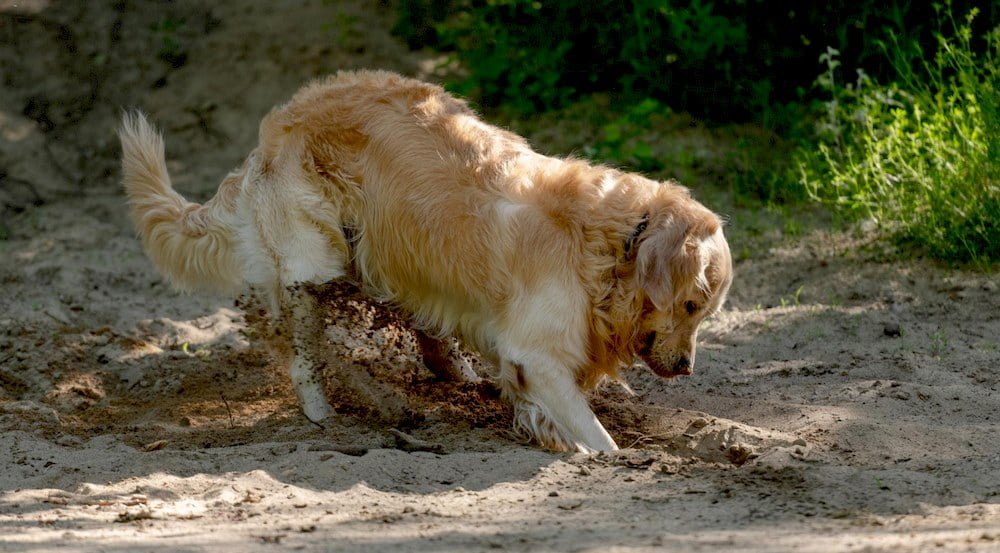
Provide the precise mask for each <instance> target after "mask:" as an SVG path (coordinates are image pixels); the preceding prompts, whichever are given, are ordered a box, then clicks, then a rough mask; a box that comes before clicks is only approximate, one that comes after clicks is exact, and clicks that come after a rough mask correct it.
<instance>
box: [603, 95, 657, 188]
mask: <svg viewBox="0 0 1000 553" xmlns="http://www.w3.org/2000/svg"><path fill="white" fill-rule="evenodd" d="M669 113H670V109H669V108H667V107H666V106H664V105H662V104H660V103H659V102H657V101H656V100H654V99H652V98H646V99H645V100H643V101H642V102H639V103H638V104H635V105H634V106H631V107H630V108H628V110H626V112H625V114H624V115H622V116H621V117H619V118H617V119H615V120H614V121H612V122H610V123H608V124H606V125H604V127H602V128H601V135H600V138H599V139H598V140H597V141H595V142H594V143H593V144H592V145H588V146H586V147H584V154H586V155H587V157H590V158H592V159H595V160H598V161H613V162H615V163H618V164H623V165H626V166H628V167H629V168H631V169H633V170H637V171H658V170H660V169H662V168H663V160H661V159H658V158H657V157H656V156H654V155H653V149H652V148H651V147H650V145H649V143H648V142H646V141H645V140H644V137H643V136H642V135H643V133H644V132H645V131H647V130H648V129H649V128H650V119H651V118H652V117H656V116H660V117H663V116H666V115H668V114H669Z"/></svg>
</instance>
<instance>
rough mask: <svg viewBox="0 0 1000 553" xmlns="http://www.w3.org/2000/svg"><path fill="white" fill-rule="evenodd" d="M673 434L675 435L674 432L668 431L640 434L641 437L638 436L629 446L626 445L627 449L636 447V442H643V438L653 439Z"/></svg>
mask: <svg viewBox="0 0 1000 553" xmlns="http://www.w3.org/2000/svg"><path fill="white" fill-rule="evenodd" d="M672 435H673V432H667V433H665V434H639V437H638V438H636V439H635V441H633V442H632V443H630V444H628V446H626V447H625V449H632V448H633V447H635V444H637V443H639V442H641V441H643V440H652V439H655V438H666V437H667V436H672Z"/></svg>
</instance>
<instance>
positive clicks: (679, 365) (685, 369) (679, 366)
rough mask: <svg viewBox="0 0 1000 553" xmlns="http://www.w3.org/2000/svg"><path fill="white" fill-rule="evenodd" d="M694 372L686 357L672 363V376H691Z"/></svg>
mask: <svg viewBox="0 0 1000 553" xmlns="http://www.w3.org/2000/svg"><path fill="white" fill-rule="evenodd" d="M692 372H694V371H693V370H692V367H691V360H690V359H688V358H687V357H681V358H680V359H678V360H677V362H676V363H674V374H691V373H692Z"/></svg>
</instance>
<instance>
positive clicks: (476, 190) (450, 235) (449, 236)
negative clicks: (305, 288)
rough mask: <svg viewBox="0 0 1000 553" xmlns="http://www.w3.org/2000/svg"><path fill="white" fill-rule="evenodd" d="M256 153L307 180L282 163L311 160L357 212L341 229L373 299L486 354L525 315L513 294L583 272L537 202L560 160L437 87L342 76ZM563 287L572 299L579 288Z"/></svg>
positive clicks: (289, 115)
mask: <svg viewBox="0 0 1000 553" xmlns="http://www.w3.org/2000/svg"><path fill="white" fill-rule="evenodd" d="M258 152H259V155H261V156H262V159H261V165H262V169H263V171H264V172H265V173H267V172H268V171H270V172H271V173H272V174H277V173H275V169H274V168H282V167H284V168H285V169H284V170H285V171H289V170H291V171H297V170H298V168H297V167H290V166H289V163H286V162H285V161H284V160H285V159H288V160H301V164H302V165H303V166H304V168H305V173H306V179H305V180H306V181H308V182H309V183H311V185H312V186H315V187H316V188H317V189H318V190H320V191H321V192H322V193H321V196H322V197H323V198H324V199H325V201H328V202H330V201H332V202H336V201H337V200H335V199H333V200H331V199H330V198H338V197H347V198H353V199H352V200H351V201H350V202H349V204H350V205H349V206H347V207H346V208H345V209H343V210H342V211H341V220H342V225H344V226H345V227H346V228H347V231H346V234H348V235H353V236H354V242H353V244H352V250H353V254H354V261H355V263H354V268H355V270H357V271H358V273H359V277H360V280H361V281H363V282H364V283H365V284H366V285H367V286H368V287H369V289H370V290H371V291H372V292H374V293H376V294H377V295H380V296H382V297H383V298H384V299H388V300H392V301H394V302H397V303H399V304H400V305H402V306H403V307H404V308H406V309H407V310H409V311H410V312H412V313H413V314H414V315H415V316H416V318H417V319H418V320H419V321H420V322H422V323H424V324H425V325H426V326H431V327H434V328H436V329H437V330H441V331H443V332H445V333H450V332H453V331H455V330H459V331H460V332H461V333H462V334H463V335H465V336H466V338H467V339H470V340H472V341H473V342H474V343H475V344H476V345H477V346H479V347H480V349H483V350H489V349H490V347H489V346H490V345H489V344H488V343H485V342H488V338H486V337H485V336H487V335H492V334H493V333H494V332H493V331H492V329H491V328H489V327H491V326H493V325H497V324H502V322H503V321H501V320H499V319H504V318H505V312H506V311H507V310H509V309H515V307H514V306H511V305H507V303H508V301H509V299H510V298H511V297H513V296H516V295H517V290H513V289H512V288H513V287H532V286H536V285H537V286H545V285H548V284H549V283H546V282H539V279H541V280H544V279H545V278H546V275H550V274H551V275H566V268H567V267H573V266H574V264H573V263H572V261H571V260H570V259H569V257H570V256H572V255H573V252H571V251H568V248H567V247H565V240H561V239H559V238H560V237H557V236H555V235H558V234H560V233H563V232H564V229H560V228H558V220H556V219H553V218H552V217H550V216H549V214H547V213H546V212H545V210H544V209H540V207H544V206H540V205H539V203H538V202H536V201H533V198H532V196H533V195H535V192H534V191H533V188H534V187H535V184H534V182H533V181H537V180H538V179H537V178H536V177H537V175H535V174H533V173H531V172H525V167H531V168H534V169H535V170H538V171H544V166H545V164H546V163H547V160H548V158H545V157H543V156H540V155H538V154H536V153H534V152H533V151H532V150H531V149H530V147H529V146H528V145H527V143H526V142H525V141H524V140H523V139H522V138H520V137H518V136H517V135H514V134H512V133H509V132H506V131H503V130H501V129H497V128H495V127H491V126H488V125H487V124H485V123H483V122H482V121H481V120H479V119H478V118H477V117H476V115H475V114H474V113H473V112H472V111H471V110H470V109H469V108H468V107H467V106H466V104H465V103H464V102H462V101H460V100H457V99H455V98H454V97H452V96H450V95H449V94H447V93H446V92H445V91H444V90H443V89H441V88H440V87H438V86H435V85H431V84H428V83H424V82H420V81H416V80H412V79H407V78H403V77H400V76H399V75H395V74H391V73H385V72H357V73H341V74H339V75H338V76H335V77H332V78H330V79H327V80H325V81H322V82H319V83H315V84H313V85H310V86H308V87H306V88H305V89H303V90H302V91H301V92H299V93H298V94H297V95H296V96H295V97H294V98H293V99H292V100H291V101H290V102H289V103H288V104H286V105H285V106H282V107H280V108H278V109H277V110H275V111H274V112H272V113H271V114H270V115H269V116H268V117H267V118H266V119H265V120H264V122H263V123H262V124H261V141H260V147H259V149H258ZM526 161H528V162H527V163H526ZM570 165H573V164H572V163H571V164H570ZM564 166H565V163H563V162H561V161H560V162H559V164H558V167H559V168H560V170H564ZM575 166H576V167H577V169H580V168H584V167H586V165H585V164H583V163H577V164H576V165H575ZM297 203H298V204H299V205H301V202H297ZM324 210H325V211H327V212H329V211H330V209H329V207H326V208H324ZM532 227H536V228H534V229H533V228H532ZM515 229H516V230H517V232H515ZM546 236H548V237H553V238H557V239H556V240H551V241H549V240H545V237H546ZM559 287H561V288H562V289H564V290H565V291H566V293H567V294H569V293H572V287H573V283H572V282H560V283H559ZM517 308H520V306H519V307H517ZM480 338H482V339H480Z"/></svg>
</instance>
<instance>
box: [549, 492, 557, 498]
mask: <svg viewBox="0 0 1000 553" xmlns="http://www.w3.org/2000/svg"><path fill="white" fill-rule="evenodd" d="M549 497H559V492H557V491H555V490H552V491H551V492H549Z"/></svg>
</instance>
